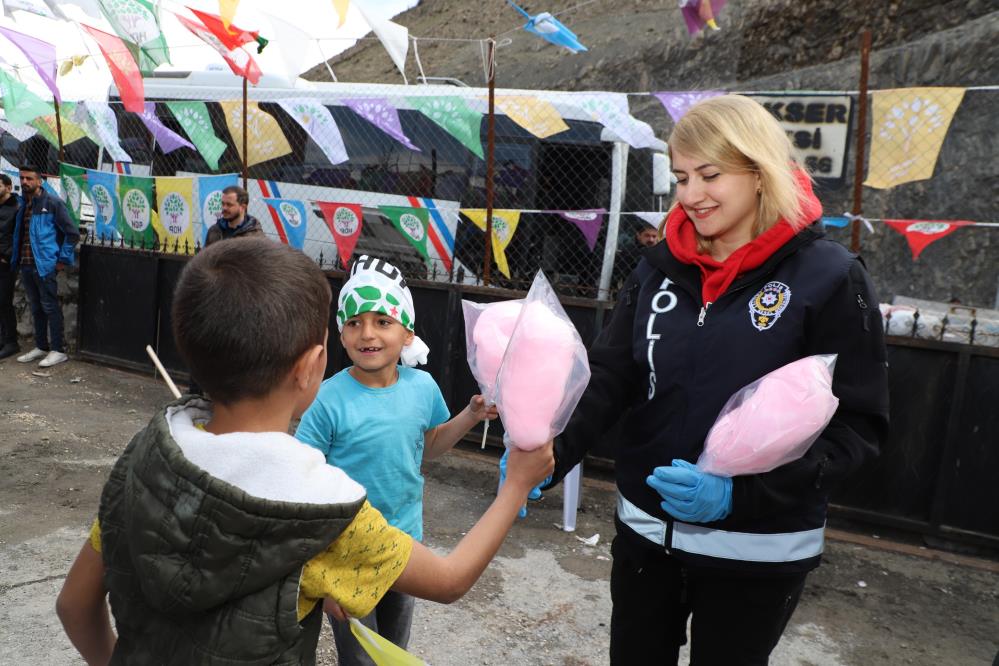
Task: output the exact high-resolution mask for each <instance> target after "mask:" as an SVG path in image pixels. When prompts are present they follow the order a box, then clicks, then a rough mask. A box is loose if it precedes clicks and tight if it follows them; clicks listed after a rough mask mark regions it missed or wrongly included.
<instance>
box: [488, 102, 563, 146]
mask: <svg viewBox="0 0 999 666" xmlns="http://www.w3.org/2000/svg"><path fill="white" fill-rule="evenodd" d="M496 107H497V108H498V109H499V110H500V111H502V112H503V114H504V115H506V117H508V118H509V119H510V120H512V121H513V122H515V123H517V124H518V125H520V126H521V127H523V128H524V129H525V130H527V131H528V132H530V133H531V134H533V135H534V136H536V137H538V138H539V139H545V138H547V137H550V136H551V135H553V134H558V133H559V132H564V131H566V130H567V129H569V126H568V125H566V124H565V121H564V120H562V116H560V115H559V112H558V111H557V110H556V109H555V106H554V105H552V103H551V102H546V101H544V100H541V99H537V98H535V97H528V96H526V95H498V96H497V97H496Z"/></svg>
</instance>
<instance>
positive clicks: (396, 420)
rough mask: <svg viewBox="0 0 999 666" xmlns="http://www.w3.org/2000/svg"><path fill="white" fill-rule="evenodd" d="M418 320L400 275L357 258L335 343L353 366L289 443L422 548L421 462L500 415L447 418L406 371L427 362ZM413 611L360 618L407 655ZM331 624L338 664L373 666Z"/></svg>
mask: <svg viewBox="0 0 999 666" xmlns="http://www.w3.org/2000/svg"><path fill="white" fill-rule="evenodd" d="M415 322H416V312H415V310H414V309H413V297H412V295H411V294H410V291H409V288H408V287H407V286H406V281H405V279H404V278H403V277H402V274H401V273H400V272H399V270H398V269H397V268H396V267H394V266H392V265H391V264H389V263H388V262H386V261H384V260H382V259H378V258H375V257H369V256H367V255H364V256H361V257H360V258H359V259H358V260H357V261H356V262H355V263H354V266H353V268H352V269H351V275H350V279H349V280H348V281H347V283H346V284H345V285H344V286H343V289H342V290H341V291H340V297H339V300H338V305H337V326H338V327H339V329H340V341H341V342H342V343H343V346H344V349H346V351H347V355H348V356H349V357H350V360H351V361H352V362H353V365H352V366H351V367H349V368H346V369H344V370H342V371H340V372H339V373H337V374H336V375H334V376H333V377H330V378H329V379H327V380H326V381H325V382H323V385H322V387H321V388H320V389H319V395H318V397H317V398H316V401H315V402H314V403H313V404H312V406H311V407H309V409H308V411H306V412H305V414H304V416H302V421H301V423H300V424H299V426H298V431H297V432H296V433H295V436H296V437H297V438H298V439H300V440H301V441H303V442H305V443H306V444H309V445H310V446H313V447H315V448H317V449H319V450H320V451H321V452H322V453H323V455H325V456H326V460H328V461H329V463H330V464H331V465H335V466H336V467H338V468H340V469H342V470H344V471H346V472H347V474H349V475H350V477H351V478H353V479H355V480H356V481H358V482H359V483H361V485H363V486H364V488H365V489H366V490H367V492H368V500H369V501H370V502H371V504H372V505H373V506H374V507H375V508H376V509H378V510H379V511H381V512H382V514H383V515H384V516H385V518H386V520H388V522H389V524H390V525H392V526H394V527H398V528H399V529H401V530H403V531H404V532H406V533H407V534H409V535H410V536H411V537H413V539H415V540H417V541H420V540H421V539H422V538H423V475H422V474H421V473H420V466H421V464H422V462H423V461H424V460H431V459H433V458H436V457H438V456H440V455H442V454H444V453H446V452H447V451H450V450H451V448H453V447H454V445H455V444H456V443H457V442H458V440H459V439H461V438H462V437H463V436H464V435H465V433H467V432H468V431H469V430H470V429H471V428H472V426H474V425H475V424H476V423H478V422H479V421H481V420H483V419H493V418H496V409H495V407H487V406H486V404H485V401H484V400H483V398H482V396H479V395H476V396H473V397H472V399H471V400H470V401H469V404H468V407H466V408H465V409H463V410H462V411H461V413H460V414H458V415H457V416H456V417H454V418H453V419H451V420H448V416H449V414H448V408H447V405H446V404H445V403H444V397H443V396H442V395H441V392H440V389H439V388H438V386H437V383H436V382H435V381H434V379H433V377H431V376H430V375H429V374H428V373H426V372H424V371H422V370H417V369H415V368H413V367H411V366H414V365H416V363H418V362H421V363H425V362H426V353H427V348H426V345H424V344H423V342H422V341H421V340H420V339H419V338H418V337H416V336H415V334H414V332H413V327H414V324H415ZM400 359H401V360H402V362H403V365H402V366H400V365H399V362H400ZM413 605H414V602H413V598H412V597H410V596H408V595H405V594H401V593H398V592H394V591H393V592H389V593H388V594H386V595H385V597H384V598H383V599H382V600H381V601H380V602H379V603H378V606H377V607H376V608H375V610H374V612H373V613H371V614H369V615H367V616H366V617H363V618H360V620H361V622H363V623H364V624H365V625H367V626H368V627H370V628H371V629H373V630H374V631H377V632H378V633H379V634H381V635H382V636H384V637H385V638H387V639H388V640H390V641H392V642H393V643H395V644H396V645H398V646H400V647H402V648H405V647H406V645H407V643H408V642H409V632H410V626H411V624H412V620H413ZM330 622H331V624H332V626H333V636H334V638H335V640H336V645H337V654H338V655H339V658H340V664H341V665H343V666H355V665H360V664H363V665H365V666H367V665H368V664H371V663H372V662H371V661H370V660H369V659H368V657H367V655H366V654H364V651H363V650H362V648H361V647H360V645H359V644H358V642H357V640H356V639H355V638H354V636H353V635H352V634H351V632H350V627H349V625H348V624H347V623H345V622H338V621H336V620H335V619H334V618H330Z"/></svg>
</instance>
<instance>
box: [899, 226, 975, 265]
mask: <svg viewBox="0 0 999 666" xmlns="http://www.w3.org/2000/svg"><path fill="white" fill-rule="evenodd" d="M885 224H887V225H888V226H889V227H891V228H892V229H894V230H895V231H897V232H899V233H900V234H902V235H903V236H905V242H906V243H908V244H909V251H911V252H912V259H913V261H915V260H916V259H919V255H920V254H922V252H923V250H925V249H926V247H927V246H928V245H929V244H930V243H933V242H935V241H938V240H940V239H941V238H943V237H944V236H949V235H950V234H952V233H954V232H955V231H957V230H958V229H959V228H961V227H966V226H968V225H969V224H971V222H969V221H967V220H885Z"/></svg>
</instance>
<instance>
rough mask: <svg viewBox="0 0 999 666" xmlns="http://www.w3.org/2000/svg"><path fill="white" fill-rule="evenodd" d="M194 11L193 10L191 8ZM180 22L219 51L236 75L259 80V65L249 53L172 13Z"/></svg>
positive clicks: (254, 80) (252, 80) (253, 82)
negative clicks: (231, 45)
mask: <svg viewBox="0 0 999 666" xmlns="http://www.w3.org/2000/svg"><path fill="white" fill-rule="evenodd" d="M192 11H194V10H192ZM174 16H176V17H177V20H178V21H180V24H181V25H182V26H184V27H185V28H187V29H188V30H190V31H191V32H192V33H194V34H195V35H196V36H197V37H198V38H199V39H201V41H203V42H205V43H206V44H208V45H209V46H211V47H212V48H213V49H215V50H216V51H218V52H219V55H220V56H222V59H223V60H225V61H226V64H227V65H229V69H231V70H232V73H233V74H235V75H236V76H242V77H243V78H245V79H246V80H248V81H249V82H250V83H252V84H254V85H256V84H257V83H258V82H259V81H260V67H258V66H257V61H256V60H254V59H253V58H252V57H251V56H250V54H249V53H247V52H246V51H244V50H243V49H241V48H229V46H228V45H227V44H226V43H225V42H223V41H222V39H221V38H220V37H219V36H218V35H217V34H215V32H214V31H212V30H210V29H209V28H207V27H205V26H203V25H201V24H199V23H195V22H194V21H191V20H188V19H186V18H184V17H183V16H181V15H180V14H174Z"/></svg>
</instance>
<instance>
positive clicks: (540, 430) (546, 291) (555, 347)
mask: <svg viewBox="0 0 999 666" xmlns="http://www.w3.org/2000/svg"><path fill="white" fill-rule="evenodd" d="M462 310H463V313H464V316H465V338H466V343H467V350H468V365H469V368H470V369H471V371H472V375H473V376H474V377H475V380H476V381H477V382H478V384H479V388H480V389H481V391H482V395H483V396H485V398H486V401H487V402H490V403H493V404H495V405H496V409H497V410H498V411H499V413H500V418H501V419H502V420H503V426H504V427H505V428H506V438H505V439H506V440H507V441H508V443H509V444H511V445H513V446H516V447H518V448H521V449H525V450H531V449H535V448H537V447H539V446H541V445H542V444H544V443H545V442H547V441H548V440H550V439H552V438H553V437H555V436H556V435H558V434H559V433H561V432H562V431H563V430H564V429H565V425H566V423H568V421H569V417H570V416H571V415H572V411H573V410H574V409H575V408H576V404H577V403H578V402H579V398H580V397H581V396H582V394H583V391H584V390H585V389H586V385H587V383H589V381H590V366H589V363H588V361H587V357H586V347H585V345H583V340H582V338H580V337H579V333H578V332H577V331H576V328H575V326H573V325H572V321H570V319H569V317H568V316H567V315H566V314H565V310H563V309H562V305H561V304H560V303H559V302H558V298H557V296H556V295H555V292H554V291H553V290H552V288H551V285H550V284H549V283H548V280H547V279H545V276H544V274H543V273H541V272H540V271H539V272H538V274H537V276H535V278H534V283H533V284H532V285H531V290H530V291H529V292H528V294H527V297H526V298H525V299H521V300H515V301H503V302H500V303H490V304H480V303H472V302H469V301H462Z"/></svg>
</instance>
